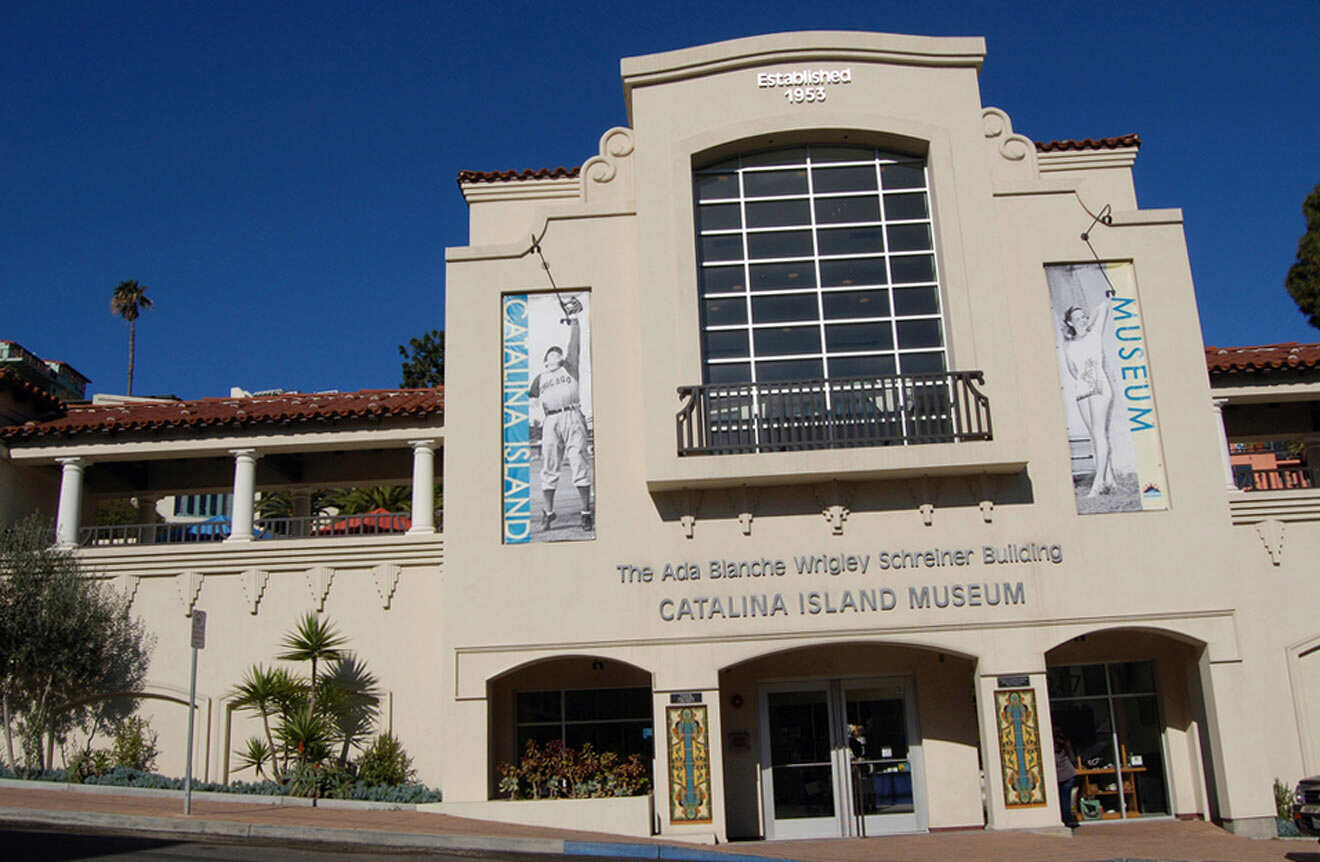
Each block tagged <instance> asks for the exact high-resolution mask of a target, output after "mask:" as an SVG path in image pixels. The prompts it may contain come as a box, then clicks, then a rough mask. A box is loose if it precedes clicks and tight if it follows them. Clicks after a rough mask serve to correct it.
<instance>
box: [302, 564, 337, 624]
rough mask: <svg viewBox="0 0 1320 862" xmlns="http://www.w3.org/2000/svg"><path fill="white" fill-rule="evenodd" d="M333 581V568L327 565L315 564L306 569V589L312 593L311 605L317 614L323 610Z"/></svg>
mask: <svg viewBox="0 0 1320 862" xmlns="http://www.w3.org/2000/svg"><path fill="white" fill-rule="evenodd" d="M334 582H335V570H334V569H332V568H330V567H329V566H315V567H313V568H310V569H308V570H307V591H308V592H310V593H311V594H312V606H313V607H315V608H316V612H317V613H318V614H319V613H321V612H322V611H324V610H325V600H326V597H327V596H329V595H330V585H331V584H333V583H334Z"/></svg>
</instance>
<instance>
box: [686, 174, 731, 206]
mask: <svg viewBox="0 0 1320 862" xmlns="http://www.w3.org/2000/svg"><path fill="white" fill-rule="evenodd" d="M693 183H694V184H695V185H696V187H697V200H699V201H709V200H717V199H719V198H736V197H738V175H737V174H697V176H696V177H695V178H694V179H693Z"/></svg>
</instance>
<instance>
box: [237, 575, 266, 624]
mask: <svg viewBox="0 0 1320 862" xmlns="http://www.w3.org/2000/svg"><path fill="white" fill-rule="evenodd" d="M240 578H241V581H240V583H241V584H242V585H243V598H244V600H245V602H246V605H247V607H248V609H249V610H248V613H250V614H253V615H255V614H256V613H257V607H258V605H260V604H261V597H262V596H263V595H265V593H266V585H267V584H268V583H270V572H267V571H265V570H263V569H248V570H247V571H245V572H243V574H242V575H240Z"/></svg>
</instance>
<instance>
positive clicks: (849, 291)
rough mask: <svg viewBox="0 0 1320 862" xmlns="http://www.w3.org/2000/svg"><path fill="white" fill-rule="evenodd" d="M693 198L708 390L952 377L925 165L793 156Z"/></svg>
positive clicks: (739, 167) (759, 163)
mask: <svg viewBox="0 0 1320 862" xmlns="http://www.w3.org/2000/svg"><path fill="white" fill-rule="evenodd" d="M693 187H694V191H695V197H696V204H695V206H696V225H697V245H698V248H697V261H698V266H699V274H698V275H699V285H700V295H701V334H702V373H703V376H704V382H706V383H716V384H720V383H725V384H728V383H745V382H746V383H752V382H754V383H772V382H781V381H789V380H811V379H821V378H827V379H838V378H844V377H863V376H864V377H877V376H884V375H891V374H913V373H924V372H943V371H945V370H946V357H945V336H944V319H943V313H942V307H941V300H940V285H939V271H938V267H937V264H936V260H935V251H934V243H933V231H932V224H931V214H930V198H929V193H928V188H929V186H928V182H927V172H926V163H925V161H924V160H923V159H921V158H916V157H912V156H904V155H896V154H893V153H887V152H883V151H879V150H875V149H869V148H859V147H838V146H810V147H795V148H792V149H782V150H774V151H770V152H762V153H756V154H752V155H744V156H741V157H737V158H734V159H729V160H726V161H722V162H719V163H717V164H712V165H709V166H706V167H702V168H698V169H697V170H695V171H694V176H693Z"/></svg>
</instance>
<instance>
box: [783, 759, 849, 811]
mask: <svg viewBox="0 0 1320 862" xmlns="http://www.w3.org/2000/svg"><path fill="white" fill-rule="evenodd" d="M771 781H772V782H773V784H774V788H775V819H776V820H796V819H797V818H800V817H833V816H834V784H833V781H834V773H833V772H832V771H831V768H830V766H829V765H828V764H827V765H825V766H795V767H790V766H776V767H774V769H773V778H772V779H771Z"/></svg>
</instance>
